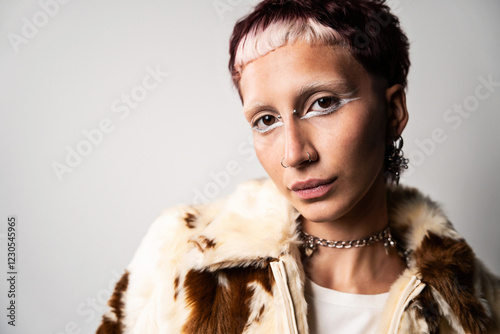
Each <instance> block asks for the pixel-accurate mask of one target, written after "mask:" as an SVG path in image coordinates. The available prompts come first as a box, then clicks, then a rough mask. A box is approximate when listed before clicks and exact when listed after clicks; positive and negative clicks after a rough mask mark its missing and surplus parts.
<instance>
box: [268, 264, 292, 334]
mask: <svg viewBox="0 0 500 334" xmlns="http://www.w3.org/2000/svg"><path fill="white" fill-rule="evenodd" d="M270 264H271V270H272V272H273V276H274V280H275V281H276V287H277V288H278V291H279V293H280V297H281V303H280V304H281V306H282V309H281V310H279V304H276V303H275V307H277V311H281V312H284V313H285V314H284V315H283V316H282V317H281V319H283V317H284V318H285V321H283V327H284V328H283V330H284V333H285V334H298V330H297V321H296V319H295V310H294V307H293V302H292V296H291V295H290V290H289V288H288V283H287V277H286V269H285V264H284V262H283V260H281V259H280V260H279V261H275V262H271V263H270Z"/></svg>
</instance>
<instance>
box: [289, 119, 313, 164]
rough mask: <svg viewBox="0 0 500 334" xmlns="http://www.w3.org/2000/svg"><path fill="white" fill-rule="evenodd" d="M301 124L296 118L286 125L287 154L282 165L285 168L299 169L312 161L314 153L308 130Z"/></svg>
mask: <svg viewBox="0 0 500 334" xmlns="http://www.w3.org/2000/svg"><path fill="white" fill-rule="evenodd" d="M299 123H301V122H300V120H299V119H296V118H294V119H291V120H290V121H289V122H286V123H285V125H284V128H285V131H284V136H285V154H284V159H283V160H282V163H283V165H285V166H290V167H299V166H300V165H302V164H303V163H304V162H306V161H310V160H311V155H312V154H313V151H314V150H313V148H312V145H311V142H310V138H309V134H308V132H307V129H305V128H304V127H303V126H301V124H299Z"/></svg>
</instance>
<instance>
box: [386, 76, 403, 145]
mask: <svg viewBox="0 0 500 334" xmlns="http://www.w3.org/2000/svg"><path fill="white" fill-rule="evenodd" d="M386 99H387V117H388V118H387V136H388V139H393V138H396V137H398V136H399V135H401V133H402V132H403V130H404V128H405V127H406V124H407V123H408V117H409V115H408V110H407V109H406V93H405V90H404V87H403V86H402V85H400V84H395V85H393V86H391V87H389V88H387V90H386Z"/></svg>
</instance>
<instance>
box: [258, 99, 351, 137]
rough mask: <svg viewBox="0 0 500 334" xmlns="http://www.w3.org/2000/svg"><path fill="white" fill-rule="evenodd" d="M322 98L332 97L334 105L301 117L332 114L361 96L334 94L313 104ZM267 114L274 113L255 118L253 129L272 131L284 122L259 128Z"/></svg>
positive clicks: (262, 131) (261, 131) (264, 131)
mask: <svg viewBox="0 0 500 334" xmlns="http://www.w3.org/2000/svg"><path fill="white" fill-rule="evenodd" d="M321 99H332V104H333V105H332V106H330V107H328V108H326V109H324V110H321V111H309V112H307V113H306V114H305V115H304V116H302V117H301V118H300V119H308V118H311V117H315V116H323V115H328V114H331V113H333V112H335V111H337V110H339V109H340V108H342V107H343V106H344V105H346V104H347V103H349V102H351V101H354V100H357V99H359V97H355V98H349V99H339V98H336V97H333V96H325V97H321V98H319V99H317V100H315V101H314V103H313V106H314V105H315V104H316V103H318V101H319V100H321ZM266 116H272V115H269V114H266V115H264V116H261V117H259V118H258V119H257V120H255V122H253V124H252V129H253V130H255V131H257V132H259V133H266V132H268V131H271V130H273V129H275V128H277V127H279V126H282V125H283V124H284V123H283V122H282V121H279V122H275V123H273V124H272V125H269V126H267V127H266V128H265V129H259V128H258V126H257V124H258V123H259V122H260V121H261V120H263V119H264V117H266ZM273 117H274V118H276V119H278V118H277V117H275V116H273Z"/></svg>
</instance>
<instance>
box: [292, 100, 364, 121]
mask: <svg viewBox="0 0 500 334" xmlns="http://www.w3.org/2000/svg"><path fill="white" fill-rule="evenodd" d="M357 99H359V97H355V98H350V99H339V98H337V97H335V96H325V97H321V98H319V99H317V100H316V101H314V103H313V104H312V105H311V107H310V108H309V110H308V111H307V113H306V114H305V115H304V116H302V117H301V119H306V118H311V117H315V116H322V115H328V114H331V113H333V112H335V111H337V110H339V109H340V108H341V107H343V106H344V105H345V104H347V103H349V102H351V101H354V100H357Z"/></svg>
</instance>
